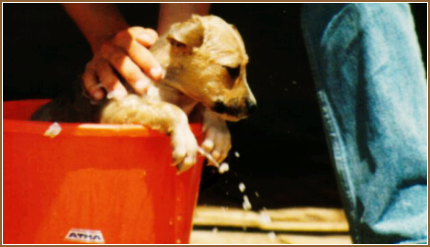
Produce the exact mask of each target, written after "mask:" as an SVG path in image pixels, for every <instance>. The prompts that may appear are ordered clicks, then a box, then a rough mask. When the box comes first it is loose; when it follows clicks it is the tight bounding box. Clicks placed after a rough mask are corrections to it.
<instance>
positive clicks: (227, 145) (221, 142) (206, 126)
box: [202, 109, 231, 162]
mask: <svg viewBox="0 0 430 247" xmlns="http://www.w3.org/2000/svg"><path fill="white" fill-rule="evenodd" d="M203 131H204V132H205V135H206V136H205V140H204V141H203V144H202V147H203V149H204V150H205V151H206V152H208V153H210V154H211V155H212V157H213V158H214V159H215V160H216V161H217V162H221V161H223V160H224V159H225V158H226V157H227V155H228V152H229V151H230V149H231V135H230V131H229V130H228V128H227V124H226V122H225V121H224V120H223V119H221V118H220V117H218V116H217V115H216V114H215V113H213V112H211V111H210V110H208V109H204V110H203Z"/></svg>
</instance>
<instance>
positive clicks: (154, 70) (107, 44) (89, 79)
mask: <svg viewBox="0 0 430 247" xmlns="http://www.w3.org/2000/svg"><path fill="white" fill-rule="evenodd" d="M62 6H63V7H64V9H65V10H66V12H67V13H68V14H69V15H70V17H71V18H72V19H73V20H74V21H75V23H76V24H77V26H78V27H79V29H80V30H81V31H82V33H83V34H84V36H85V38H86V39H87V40H88V42H89V44H90V46H91V49H92V51H93V54H94V57H93V58H92V60H91V61H90V62H89V63H88V64H87V66H86V69H85V72H84V74H83V76H82V80H83V84H84V86H85V88H86V90H87V92H88V93H89V94H90V95H91V96H92V97H93V98H95V99H98V100H100V99H102V98H103V97H104V93H103V91H102V90H101V89H100V86H99V83H98V81H100V83H101V85H102V86H103V87H104V88H106V90H107V91H108V96H109V97H113V98H117V99H120V98H122V97H124V96H125V95H127V91H126V89H125V88H124V86H123V85H122V84H121V83H120V81H119V79H118V77H117V76H116V75H115V73H114V71H113V69H112V67H113V68H114V69H115V70H116V71H117V72H118V73H119V74H120V75H121V76H122V77H124V79H125V80H126V82H127V83H128V84H130V86H132V87H133V88H134V89H135V91H136V92H137V93H139V94H143V93H144V92H145V91H146V86H147V84H148V83H149V78H151V79H152V80H159V79H161V74H162V71H161V67H160V65H159V64H158V62H157V61H156V60H155V58H154V57H153V56H152V54H151V53H150V52H149V50H148V49H147V48H148V47H150V46H151V45H152V44H153V43H155V41H156V40H157V39H158V35H157V33H156V32H155V31H153V30H152V29H147V28H143V27H130V26H129V25H128V24H127V22H126V21H125V20H124V18H123V17H122V15H121V13H120V12H119V11H118V10H117V9H116V7H115V5H113V4H100V3H63V4H62ZM142 70H143V71H142Z"/></svg>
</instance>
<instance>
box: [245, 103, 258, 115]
mask: <svg viewBox="0 0 430 247" xmlns="http://www.w3.org/2000/svg"><path fill="white" fill-rule="evenodd" d="M256 110H257V103H256V102H255V101H249V100H247V101H246V111H247V113H248V114H249V115H251V114H252V113H254V112H255V111H256Z"/></svg>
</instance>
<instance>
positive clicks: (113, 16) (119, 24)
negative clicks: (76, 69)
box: [61, 3, 129, 52]
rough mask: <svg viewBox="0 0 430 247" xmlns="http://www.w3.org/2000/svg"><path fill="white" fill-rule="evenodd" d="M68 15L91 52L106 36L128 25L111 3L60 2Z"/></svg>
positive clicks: (96, 49)
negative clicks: (82, 35)
mask: <svg viewBox="0 0 430 247" xmlns="http://www.w3.org/2000/svg"><path fill="white" fill-rule="evenodd" d="M61 5H62V6H63V7H64V9H65V10H66V12H67V13H68V14H69V15H70V17H71V18H72V19H73V20H74V21H75V23H76V25H77V26H78V27H79V29H80V30H81V32H82V33H83V34H84V36H85V38H86V39H87V41H88V43H89V44H90V46H91V49H92V51H93V52H95V51H98V50H99V48H100V45H101V44H102V43H103V42H104V41H106V40H107V39H108V38H110V37H112V36H113V35H115V34H116V33H118V32H119V31H121V30H124V29H126V28H128V27H129V25H128V24H127V22H126V21H125V20H124V18H123V17H122V15H121V13H120V12H119V11H118V10H117V8H116V7H115V5H113V4H105V3H62V4H61Z"/></svg>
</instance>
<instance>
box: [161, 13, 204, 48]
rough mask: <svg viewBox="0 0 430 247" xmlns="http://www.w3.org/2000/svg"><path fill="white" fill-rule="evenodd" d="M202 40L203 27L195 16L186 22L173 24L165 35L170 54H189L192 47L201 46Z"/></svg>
mask: <svg viewBox="0 0 430 247" xmlns="http://www.w3.org/2000/svg"><path fill="white" fill-rule="evenodd" d="M203 38H204V27H203V24H202V21H201V19H200V17H199V16H197V15H193V17H192V18H191V19H189V20H188V21H186V22H182V23H176V24H173V25H172V26H171V28H170V30H169V32H168V34H167V40H168V41H169V42H170V44H171V45H172V52H173V53H178V54H191V53H192V50H193V48H194V47H200V46H201V45H202V44H203Z"/></svg>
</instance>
